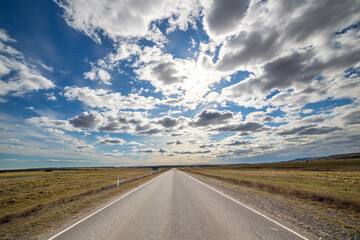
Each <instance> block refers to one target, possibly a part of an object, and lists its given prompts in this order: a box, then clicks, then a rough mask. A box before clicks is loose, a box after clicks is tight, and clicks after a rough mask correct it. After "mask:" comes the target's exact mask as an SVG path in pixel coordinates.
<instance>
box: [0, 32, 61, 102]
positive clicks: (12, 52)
mask: <svg viewBox="0 0 360 240" xmlns="http://www.w3.org/2000/svg"><path fill="white" fill-rule="evenodd" d="M12 42H16V40H14V39H12V38H11V37H10V36H9V35H8V34H7V33H6V32H5V31H4V30H1V29H0V53H1V54H0V78H1V80H0V97H3V96H6V95H12V96H23V95H24V94H25V93H28V92H33V91H38V90H41V89H51V88H54V87H55V84H54V83H53V82H52V81H51V80H49V79H48V78H46V77H44V76H42V75H41V73H40V72H39V71H38V70H37V69H36V67H35V66H33V65H31V64H29V63H28V62H27V61H26V58H25V56H24V55H23V54H22V53H21V52H19V51H18V50H16V49H15V48H13V47H11V46H10V45H9V44H10V43H12ZM1 99H2V98H0V100H1ZM2 101H5V100H2Z"/></svg>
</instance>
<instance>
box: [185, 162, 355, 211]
mask: <svg viewBox="0 0 360 240" xmlns="http://www.w3.org/2000/svg"><path fill="white" fill-rule="evenodd" d="M185 170H187V171H191V172H192V173H196V174H200V175H203V176H207V177H212V178H216V179H219V180H223V181H227V182H233V183H235V184H239V185H243V186H248V187H253V188H257V189H261V190H264V191H269V192H272V193H277V194H282V195H286V196H292V197H297V198H302V199H308V200H312V201H319V202H324V203H328V204H332V205H334V206H335V207H337V208H350V209H353V210H356V211H360V159H359V158H357V159H346V160H344V159H337V160H314V161H309V162H284V163H270V164H252V165H233V166H231V165H230V166H211V167H198V168H185Z"/></svg>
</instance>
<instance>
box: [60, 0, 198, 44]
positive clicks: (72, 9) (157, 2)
mask: <svg viewBox="0 0 360 240" xmlns="http://www.w3.org/2000/svg"><path fill="white" fill-rule="evenodd" d="M55 2H57V3H58V5H59V6H60V7H62V8H63V9H64V18H65V20H66V22H67V24H68V25H70V26H71V27H73V28H75V29H76V30H78V31H81V32H83V33H85V34H86V35H87V36H89V37H90V38H92V39H93V40H94V41H96V42H98V43H100V42H101V37H100V36H99V34H100V32H103V33H104V34H105V35H106V36H108V37H110V38H111V39H113V40H115V41H116V40H117V38H120V37H127V38H133V37H145V36H147V35H148V33H149V28H150V25H151V23H152V22H154V21H157V20H161V19H165V18H169V17H170V19H169V24H170V26H169V28H170V30H169V31H172V30H174V29H175V28H179V29H181V30H185V29H187V27H188V23H189V22H190V23H192V24H194V23H195V19H196V18H197V17H198V14H199V8H200V6H199V4H198V3H197V2H198V1H196V0H181V1H163V0H154V1H142V0H132V1H121V0H116V1H110V0H107V1H105V2H104V1H102V2H99V1H96V0H89V1H86V2H83V1H81V0H75V1H66V0H64V1H61V0H59V1H55ZM150 31H151V28H150Z"/></svg>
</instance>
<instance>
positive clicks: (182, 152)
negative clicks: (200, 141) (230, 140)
mask: <svg viewBox="0 0 360 240" xmlns="http://www.w3.org/2000/svg"><path fill="white" fill-rule="evenodd" d="M210 152H211V151H210V150H205V151H174V154H206V153H210Z"/></svg>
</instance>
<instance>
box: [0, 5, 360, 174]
mask: <svg viewBox="0 0 360 240" xmlns="http://www.w3.org/2000/svg"><path fill="white" fill-rule="evenodd" d="M1 6H2V7H1V9H0V113H1V115H0V131H1V134H0V168H1V169H12V168H33V167H65V166H67V167H78V166H132V165H157V164H160V165H163V164H213V163H220V164H227V163H244V162H248V163H255V162H271V161H281V160H289V159H293V158H298V157H308V156H323V155H330V154H336V153H348V152H358V151H359V150H360V148H359V146H360V120H359V119H360V107H359V96H360V94H359V93H360V79H359V72H360V61H359V60H360V44H359V43H360V42H359V37H360V32H359V22H360V15H359V12H360V11H359V10H360V4H359V2H358V1H356V0H349V1H347V2H346V4H345V3H343V2H339V1H332V0H324V1H287V0H284V1H250V0H240V1H239V0H236V1H233V0H226V1H205V0H181V1H171V0H167V1H165V0H154V1H145V2H143V1H140V0H134V1H121V0H115V1H110V0H105V1H96V0H89V1H85V2H84V1H80V0H72V1H70V0H57V1H40V0H38V1H20V0H18V1H17V0H14V1H1Z"/></svg>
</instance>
